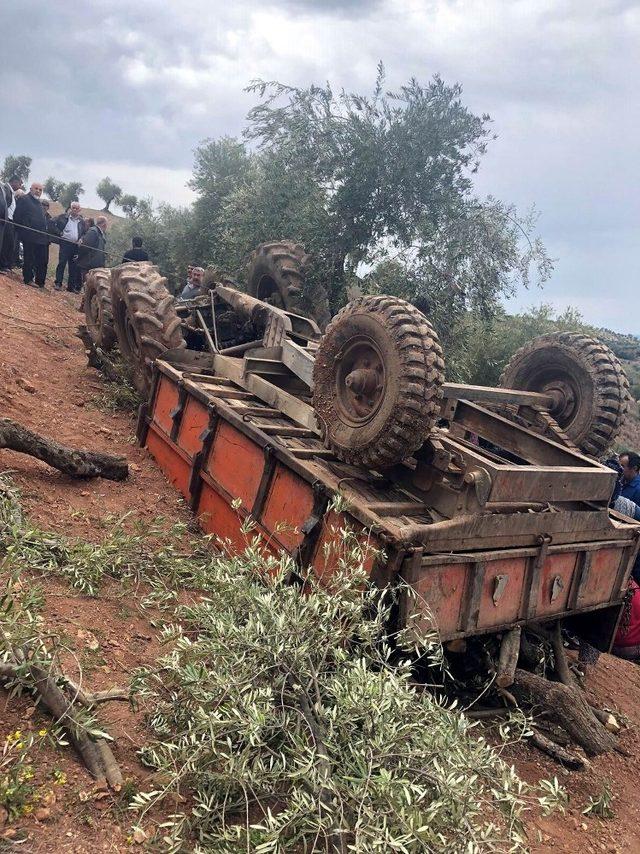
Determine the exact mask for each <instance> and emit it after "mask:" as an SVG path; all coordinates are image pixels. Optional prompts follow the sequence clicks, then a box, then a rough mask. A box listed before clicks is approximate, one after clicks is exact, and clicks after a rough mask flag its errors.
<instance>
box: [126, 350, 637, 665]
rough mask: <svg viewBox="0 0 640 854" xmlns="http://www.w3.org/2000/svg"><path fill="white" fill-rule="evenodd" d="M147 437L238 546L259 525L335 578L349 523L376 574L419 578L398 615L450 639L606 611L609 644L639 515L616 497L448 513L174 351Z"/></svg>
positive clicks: (200, 511)
mask: <svg viewBox="0 0 640 854" xmlns="http://www.w3.org/2000/svg"><path fill="white" fill-rule="evenodd" d="M138 437H139V440H140V442H141V443H142V444H144V445H145V446H146V447H147V448H148V449H149V451H150V453H151V454H152V455H153V456H154V457H155V459H156V461H157V462H158V464H159V466H160V467H161V468H162V470H163V471H164V473H165V475H166V476H167V478H168V479H169V480H170V481H171V482H172V483H173V484H174V485H175V486H176V488H177V489H178V490H179V491H180V492H181V493H182V495H183V496H184V497H185V499H186V500H187V501H188V502H189V503H190V505H191V507H192V509H193V511H194V513H195V515H196V517H197V520H198V522H199V524H200V526H201V527H202V529H203V530H204V531H205V532H207V533H211V534H214V535H215V536H216V537H217V538H219V540H220V541H221V542H224V545H225V547H226V548H228V549H230V550H232V551H233V550H235V551H239V550H242V549H244V548H245V547H246V545H247V543H248V540H250V539H252V538H254V537H256V536H257V537H259V538H260V539H261V541H262V544H263V547H264V549H265V550H266V551H267V552H270V553H273V554H277V553H279V551H280V550H281V549H284V550H285V551H287V552H288V553H290V554H292V555H294V556H295V558H296V559H297V560H298V561H299V562H300V563H301V564H302V565H309V566H312V567H313V569H314V571H315V572H316V573H317V574H318V575H319V576H321V577H324V578H326V577H328V576H330V574H331V573H332V572H334V571H335V569H336V567H337V566H338V564H339V560H340V557H341V535H340V531H341V529H344V528H349V529H350V530H352V531H353V532H354V534H355V535H356V536H357V537H358V538H359V539H360V541H361V542H362V544H363V547H364V548H365V550H366V552H367V559H366V569H367V571H368V572H369V573H370V575H371V577H372V579H373V580H374V581H375V582H376V583H380V584H384V583H388V582H393V581H394V580H396V579H400V578H402V579H404V580H405V581H406V582H407V583H408V584H409V585H410V586H411V587H412V588H413V589H414V591H415V594H416V595H415V596H404V597H403V599H402V602H401V607H400V620H401V621H402V622H405V621H407V620H408V619H410V618H411V617H414V618H416V617H417V619H418V620H419V621H420V622H422V623H423V624H424V625H425V627H426V626H429V627H435V628H437V630H438V631H439V633H440V637H441V639H442V640H443V641H447V640H452V639H455V638H461V637H466V636H471V635H477V634H482V633H487V632H497V631H500V630H502V629H505V628H510V627H512V626H514V625H518V624H526V623H531V622H543V621H545V620H551V619H558V618H565V617H570V616H572V615H586V614H590V613H591V612H594V611H600V612H601V614H600V615H598V616H599V617H601V619H599V620H598V621H596V620H593V619H591V620H588V621H587V622H588V625H591V626H592V628H593V631H591V632H587V634H590V636H591V639H592V641H593V642H594V643H596V645H598V646H599V647H600V648H608V647H609V645H610V643H611V639H612V636H613V631H614V629H615V625H616V622H617V617H618V614H619V610H620V604H621V602H622V598H623V596H624V592H625V590H626V587H627V581H628V577H629V574H630V572H631V569H632V566H633V562H634V560H635V556H636V552H637V549H638V531H639V526H638V525H637V524H634V523H633V522H631V521H630V520H628V519H626V518H625V517H622V516H620V515H618V514H615V513H612V512H610V511H608V510H607V508H606V506H601V505H598V504H594V505H593V506H589V505H588V504H585V503H584V502H582V503H580V504H579V505H578V504H576V506H563V507H562V508H561V509H558V508H554V507H553V506H552V505H549V506H548V507H544V508H538V509H535V510H533V509H532V508H531V507H530V506H526V502H524V501H523V502H522V507H521V508H519V509H516V510H514V509H513V507H511V508H509V509H508V510H507V511H506V512H498V510H496V509H494V510H492V511H487V512H484V513H480V514H479V513H470V514H469V515H464V514H463V515H457V516H454V517H453V518H448V519H447V518H442V516H441V515H440V514H437V513H435V512H433V511H432V510H430V508H429V506H428V503H427V502H426V500H425V495H424V493H421V492H420V490H418V489H415V488H411V487H410V486H407V485H405V481H406V482H407V483H409V482H410V478H409V477H408V476H407V477H406V478H404V479H403V478H402V475H403V471H404V470H402V471H398V472H396V475H397V476H394V478H393V479H390V477H388V476H385V475H382V474H379V473H375V472H371V471H368V470H366V469H363V468H360V467H355V466H350V465H346V464H344V463H342V462H341V461H340V460H338V459H337V458H336V457H335V456H334V455H333V454H332V453H331V452H330V451H328V450H327V449H326V448H325V447H324V446H323V444H322V441H321V440H320V438H319V437H318V436H317V434H316V433H315V432H314V431H313V430H311V429H305V428H304V427H301V426H300V425H299V424H298V423H296V422H294V421H293V420H292V419H291V418H289V417H287V416H286V415H285V414H284V413H283V411H282V410H281V409H280V408H278V406H277V405H275V406H274V405H271V406H270V405H269V404H267V403H265V402H264V400H262V399H259V398H258V397H256V396H255V395H254V394H252V393H251V392H249V391H247V390H246V389H244V388H243V387H241V386H240V385H238V384H236V383H234V382H232V381H231V380H229V379H228V378H225V377H221V376H215V375H214V374H213V372H212V371H211V372H210V371H199V372H197V371H194V370H193V369H186V370H185V369H182V368H180V367H176V366H175V365H172V364H170V363H169V362H167V361H157V362H156V365H155V369H154V379H153V384H152V390H151V395H150V399H149V403H148V404H144V405H143V407H142V408H141V413H140V419H139V425H138ZM405 468H406V472H405V473H406V474H407V475H409V474H410V470H411V464H410V463H409V464H407V466H406V467H405ZM523 471H525V472H526V470H525V469H523ZM336 496H340V503H339V504H338V505H337V507H336V506H335V505H334V503H333V499H334V498H335V497H336ZM247 517H250V518H251V520H252V522H253V525H252V530H251V533H250V534H247V533H246V520H247Z"/></svg>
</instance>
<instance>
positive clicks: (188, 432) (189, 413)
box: [177, 397, 209, 457]
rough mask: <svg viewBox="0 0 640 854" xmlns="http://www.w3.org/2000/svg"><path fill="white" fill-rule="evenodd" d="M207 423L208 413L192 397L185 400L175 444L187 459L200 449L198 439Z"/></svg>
mask: <svg viewBox="0 0 640 854" xmlns="http://www.w3.org/2000/svg"><path fill="white" fill-rule="evenodd" d="M208 423H209V411H208V409H207V408H206V406H203V405H202V404H201V403H200V402H199V401H197V400H196V399H195V398H193V397H189V398H188V399H187V403H186V406H185V409H184V413H183V415H182V420H181V422H180V429H179V431H178V438H177V444H178V445H179V447H180V448H182V450H183V451H185V453H186V454H187V455H188V456H189V457H195V455H196V454H197V453H198V451H199V450H200V449H201V448H202V439H201V438H200V437H201V435H202V432H203V430H204V429H205V427H206V426H207V425H208Z"/></svg>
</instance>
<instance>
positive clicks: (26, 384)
mask: <svg viewBox="0 0 640 854" xmlns="http://www.w3.org/2000/svg"><path fill="white" fill-rule="evenodd" d="M16 385H19V386H20V388H22V389H24V390H25V391H28V392H29V394H35V393H36V387H35V386H34V384H33V383H30V382H29V380H25V378H24V377H18V379H17V380H16Z"/></svg>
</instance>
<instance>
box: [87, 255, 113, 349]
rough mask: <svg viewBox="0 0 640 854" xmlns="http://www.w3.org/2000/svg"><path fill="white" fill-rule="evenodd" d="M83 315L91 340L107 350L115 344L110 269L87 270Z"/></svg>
mask: <svg viewBox="0 0 640 854" xmlns="http://www.w3.org/2000/svg"><path fill="white" fill-rule="evenodd" d="M84 316H85V319H86V325H87V331H88V333H89V336H90V337H91V340H92V341H93V343H94V344H95V345H96V347H100V349H102V350H105V351H109V350H112V349H113V348H114V346H115V344H116V331H115V328H114V326H113V311H112V308H111V270H108V269H107V268H106V267H98V268H97V269H95V270H89V272H88V273H87V277H86V279H85V284H84Z"/></svg>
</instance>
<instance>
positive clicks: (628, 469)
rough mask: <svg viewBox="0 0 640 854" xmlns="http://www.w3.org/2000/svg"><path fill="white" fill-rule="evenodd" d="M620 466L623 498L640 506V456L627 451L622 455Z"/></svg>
mask: <svg viewBox="0 0 640 854" xmlns="http://www.w3.org/2000/svg"><path fill="white" fill-rule="evenodd" d="M619 459H620V465H621V466H622V490H621V491H620V494H621V495H622V497H623V498H628V499H629V500H630V501H633V502H635V503H636V504H640V456H638V454H635V453H634V452H633V451H625V452H624V454H620V457H619Z"/></svg>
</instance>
